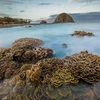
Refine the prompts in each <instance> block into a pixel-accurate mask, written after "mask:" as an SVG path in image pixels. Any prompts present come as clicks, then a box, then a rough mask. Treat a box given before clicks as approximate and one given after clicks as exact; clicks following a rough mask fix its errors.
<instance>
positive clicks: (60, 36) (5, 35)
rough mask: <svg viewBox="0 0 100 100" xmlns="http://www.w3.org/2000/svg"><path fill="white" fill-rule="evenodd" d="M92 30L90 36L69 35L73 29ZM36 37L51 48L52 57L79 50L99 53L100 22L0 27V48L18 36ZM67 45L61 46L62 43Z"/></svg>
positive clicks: (8, 45) (70, 53)
mask: <svg viewBox="0 0 100 100" xmlns="http://www.w3.org/2000/svg"><path fill="white" fill-rule="evenodd" d="M78 30H82V31H86V32H92V33H93V34H94V35H95V36H92V37H88V36H85V37H77V36H71V34H73V33H74V31H78ZM25 37H31V38H38V39H41V40H43V41H44V45H42V47H45V48H51V49H53V51H54V52H55V55H54V57H58V58H63V57H65V56H69V55H72V54H75V53H79V52H80V51H84V50H87V51H88V52H89V53H93V54H97V55H100V22H87V23H86V22H85V23H64V24H46V25H36V26H32V27H28V26H22V27H12V28H1V29H0V48H2V47H3V48H5V47H10V46H11V44H12V43H13V42H14V41H15V40H16V39H19V38H25ZM63 43H66V44H67V47H66V48H63V47H62V44H63Z"/></svg>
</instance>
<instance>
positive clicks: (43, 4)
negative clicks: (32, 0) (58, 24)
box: [39, 3, 52, 6]
mask: <svg viewBox="0 0 100 100" xmlns="http://www.w3.org/2000/svg"><path fill="white" fill-rule="evenodd" d="M51 4H52V3H40V4H39V5H41V6H45V5H51Z"/></svg>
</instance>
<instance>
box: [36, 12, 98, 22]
mask: <svg viewBox="0 0 100 100" xmlns="http://www.w3.org/2000/svg"><path fill="white" fill-rule="evenodd" d="M69 15H70V16H71V17H72V18H73V19H74V21H75V22H100V12H88V13H72V14H69ZM57 16H58V14H53V15H50V16H49V18H48V19H47V20H46V21H47V22H48V23H52V22H53V21H54V20H55V18H56V17H57ZM40 21H41V19H40V20H36V21H34V23H40Z"/></svg>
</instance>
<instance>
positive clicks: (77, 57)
mask: <svg viewBox="0 0 100 100" xmlns="http://www.w3.org/2000/svg"><path fill="white" fill-rule="evenodd" d="M99 81H100V56H97V55H93V54H88V52H87V51H82V52H81V53H79V54H74V55H72V56H66V57H65V58H64V59H58V58H45V59H42V60H39V61H38V62H36V63H34V64H33V63H30V64H24V65H23V66H22V67H20V70H19V73H18V74H17V75H15V76H14V77H12V78H11V79H9V80H8V81H7V80H5V81H4V83H3V84H2V88H0V100H2V99H5V100H86V99H87V100H99V99H100V89H99V87H100V82H99ZM96 82H98V83H96ZM94 83H95V84H94Z"/></svg>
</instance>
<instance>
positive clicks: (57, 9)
mask: <svg viewBox="0 0 100 100" xmlns="http://www.w3.org/2000/svg"><path fill="white" fill-rule="evenodd" d="M62 12H66V13H87V12H100V0H0V16H2V17H3V16H10V17H19V18H26V19H33V20H38V19H42V18H44V19H46V18H48V17H49V16H50V15H54V14H59V13H62Z"/></svg>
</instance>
